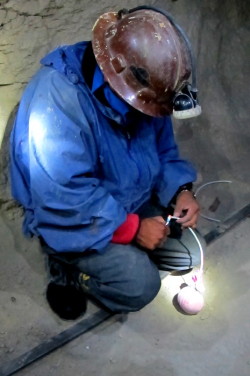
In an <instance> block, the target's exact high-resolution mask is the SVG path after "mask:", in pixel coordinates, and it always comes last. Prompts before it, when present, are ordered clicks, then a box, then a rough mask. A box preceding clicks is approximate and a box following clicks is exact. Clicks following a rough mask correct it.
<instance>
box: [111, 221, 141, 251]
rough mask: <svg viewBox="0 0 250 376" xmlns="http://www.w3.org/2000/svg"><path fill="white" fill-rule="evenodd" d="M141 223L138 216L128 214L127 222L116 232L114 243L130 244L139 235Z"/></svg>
mask: <svg viewBox="0 0 250 376" xmlns="http://www.w3.org/2000/svg"><path fill="white" fill-rule="evenodd" d="M139 222H140V219H139V216H138V215H137V214H128V215H127V219H126V221H125V222H123V223H122V224H121V226H119V227H118V228H117V229H116V230H115V232H114V234H113V238H112V240H111V241H112V243H119V244H129V243H130V242H131V241H132V240H133V239H134V237H135V235H136V233H137V230H138V228H139Z"/></svg>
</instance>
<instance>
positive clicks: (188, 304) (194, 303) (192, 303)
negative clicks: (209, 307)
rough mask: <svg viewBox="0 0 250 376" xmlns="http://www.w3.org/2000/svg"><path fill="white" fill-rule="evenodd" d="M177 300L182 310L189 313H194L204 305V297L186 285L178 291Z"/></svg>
mask: <svg viewBox="0 0 250 376" xmlns="http://www.w3.org/2000/svg"><path fill="white" fill-rule="evenodd" d="M177 301H178V303H179V305H180V307H181V308H182V310H183V311H184V312H186V313H188V314H190V315H196V314H197V313H198V312H200V311H201V310H202V308H203V306H204V298H203V296H202V295H201V293H200V292H199V291H197V290H196V289H195V288H193V287H191V286H186V287H184V288H183V289H181V291H180V292H179V294H178V296H177Z"/></svg>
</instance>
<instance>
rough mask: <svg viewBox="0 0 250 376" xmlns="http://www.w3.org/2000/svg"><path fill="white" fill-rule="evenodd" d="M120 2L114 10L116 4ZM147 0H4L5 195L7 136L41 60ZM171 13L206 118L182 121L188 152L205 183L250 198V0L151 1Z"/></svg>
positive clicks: (1, 122)
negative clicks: (190, 57)
mask: <svg viewBox="0 0 250 376" xmlns="http://www.w3.org/2000/svg"><path fill="white" fill-rule="evenodd" d="M114 3H115V5H114ZM143 4H145V1H120V0H118V1H116V2H114V1H110V0H104V1H102V2H94V1H88V0H85V1H77V0H70V1H69V0H67V1H66V0H29V1H25V0H23V1H17V0H5V1H0V143H1V142H2V147H1V160H0V167H1V172H2V174H1V181H0V197H1V199H2V202H6V201H7V200H8V199H9V198H10V197H9V193H8V192H7V188H6V186H7V185H8V174H7V170H6V167H7V163H8V157H7V155H8V138H9V132H10V129H11V123H12V117H11V114H12V113H13V110H14V109H15V106H16V105H17V103H18V101H19V99H20V95H21V93H22V90H23V89H24V87H25V85H26V84H27V82H28V81H29V79H30V77H31V76H32V75H33V74H34V73H35V71H36V70H37V69H38V68H39V60H40V59H41V58H42V57H43V55H44V54H46V53H47V52H48V51H49V50H51V49H53V48H54V47H56V46H58V45H60V44H70V43H75V42H78V41H81V40H88V39H90V38H91V28H92V25H93V23H94V22H95V20H96V18H97V17H98V16H99V15H100V14H102V13H104V12H106V11H109V10H119V9H121V8H124V7H127V8H131V7H134V6H136V5H143ZM146 4H147V5H153V6H156V7H161V8H163V9H166V10H167V11H169V12H170V13H171V14H172V15H173V16H174V17H175V19H176V21H177V22H178V23H179V24H180V25H181V26H182V27H183V28H184V29H185V30H186V32H187V34H188V36H189V38H190V40H191V43H192V45H193V50H194V55H195V56H196V60H197V79H198V89H199V98H200V102H201V106H202V111H203V112H202V115H201V116H199V117H197V118H194V119H190V120H184V121H175V132H176V137H177V140H178V142H179V144H180V150H181V153H182V154H183V155H184V156H185V157H187V158H189V159H191V160H192V161H193V163H194V164H195V165H196V167H197V169H198V171H199V177H198V182H203V181H206V180H211V179H212V180H213V179H233V180H234V181H236V182H237V184H238V186H239V187H240V194H241V195H242V197H243V199H247V197H249V190H248V188H247V187H248V186H249V180H250V175H249V172H248V171H249V166H248V164H249V156H250V152H249V145H250V131H249V124H248V113H249V109H248V108H249V104H248V103H247V102H248V87H249V84H248V81H249V43H248V41H249V39H250V38H249V28H248V26H249V5H248V2H247V1H237V0H225V1H223V2H220V1H217V0H210V1H200V0H189V1H186V0H178V1H147V2H146Z"/></svg>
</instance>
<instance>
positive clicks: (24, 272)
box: [0, 212, 250, 376]
mask: <svg viewBox="0 0 250 376" xmlns="http://www.w3.org/2000/svg"><path fill="white" fill-rule="evenodd" d="M19 214H20V213H18V212H17V213H16V216H15V218H13V217H12V218H7V217H6V215H4V216H2V218H1V226H0V228H1V232H2V233H1V239H4V242H2V243H1V253H0V254H1V265H3V264H4V265H5V267H4V269H5V271H8V272H4V270H3V269H1V276H0V286H1V295H0V304H1V316H0V364H1V365H2V366H3V365H4V364H6V362H7V361H13V360H14V359H15V358H16V357H17V356H19V355H21V354H23V353H24V352H26V351H29V350H31V349H32V348H33V347H34V346H36V345H38V344H39V343H41V342H42V341H44V340H46V339H48V338H50V337H51V336H53V335H55V334H57V333H59V332H61V331H63V330H64V329H66V328H69V327H70V326H72V325H74V323H71V322H64V321H62V320H60V319H58V318H57V317H56V316H55V315H54V314H53V313H52V312H51V311H50V309H49V307H48V306H47V303H46V300H45V297H44V288H45V281H46V273H45V271H44V265H43V257H42V255H41V253H40V249H39V247H38V244H37V242H36V241H35V240H26V241H25V246H23V245H24V241H22V242H20V236H22V234H21V232H20V233H19V232H17V231H16V228H17V226H14V225H13V222H16V221H17V222H18V221H20V217H19ZM249 224H250V220H249V219H246V220H244V221H243V222H241V223H240V224H238V225H237V226H236V227H234V228H233V229H232V230H230V231H229V232H227V233H226V234H225V235H223V236H222V237H221V238H219V239H218V240H216V241H215V242H213V243H212V244H210V245H209V246H208V248H207V249H206V254H205V269H204V282H205V287H206V290H205V293H204V297H205V306H204V308H203V310H202V311H201V312H200V313H199V314H198V315H195V316H190V315H185V314H183V313H182V312H180V310H179V309H178V307H177V306H176V305H175V304H174V301H173V298H174V296H175V294H176V293H177V292H178V291H179V288H180V286H181V284H182V283H184V282H188V281H189V278H190V275H189V274H187V275H182V276H176V275H168V276H167V277H165V278H164V280H163V282H162V288H161V290H160V293H159V294H158V296H157V297H156V299H155V300H154V301H153V302H152V303H151V304H149V305H148V306H147V307H146V308H144V309H143V310H142V311H140V312H137V313H133V314H129V315H127V316H125V317H123V318H122V317H121V316H120V315H117V316H114V317H112V318H110V319H109V320H108V321H106V322H105V323H103V324H101V325H99V326H98V327H96V328H95V329H93V330H91V331H89V332H87V333H86V334H84V335H82V336H80V337H78V338H77V339H75V340H74V341H72V342H70V343H69V344H67V345H65V346H63V347H61V348H60V349H58V350H56V351H55V352H53V353H52V354H50V355H48V356H47V357H44V358H43V359H41V360H39V361H37V362H36V363H34V364H33V365H30V366H29V367H27V368H25V369H23V370H22V371H20V372H19V373H18V374H19V375H20V376H22V375H25V376H33V375H36V376H42V375H45V374H46V375H48V376H59V375H60V376H68V375H70V374H77V375H79V376H85V375H93V376H106V375H114V376H118V375H119V376H120V375H121V376H122V375H136V376H147V375H148V376H163V375H168V376H182V375H183V376H184V375H185V376H186V375H187V374H193V375H204V376H212V375H215V374H219V375H221V376H235V375H239V376H247V375H249V373H250V357H249V354H250V342H249V336H250V323H249V311H250V289H249V276H250V261H249V241H250V238H249ZM14 229H15V230H14ZM7 234H8V235H7ZM20 245H21V246H20ZM31 248H32V252H33V256H32V257H27V255H28V254H29V253H30V251H31ZM13 250H14V252H13ZM38 261H39V262H38ZM96 311H97V307H95V306H94V305H93V304H91V303H89V307H88V314H87V316H86V317H90V316H91V315H92V314H93V313H94V312H96ZM0 370H1V368H0ZM0 375H1V372H0Z"/></svg>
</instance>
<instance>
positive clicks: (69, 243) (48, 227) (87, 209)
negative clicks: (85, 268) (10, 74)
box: [28, 68, 127, 252]
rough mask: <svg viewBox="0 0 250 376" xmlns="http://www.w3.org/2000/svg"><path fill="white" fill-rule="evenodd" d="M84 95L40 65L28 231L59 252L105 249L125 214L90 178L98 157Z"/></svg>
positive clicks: (32, 116)
mask: <svg viewBox="0 0 250 376" xmlns="http://www.w3.org/2000/svg"><path fill="white" fill-rule="evenodd" d="M79 96H80V97H81V96H82V97H81V100H79ZM83 96H84V94H83V93H81V92H80V91H79V90H77V89H76V87H74V85H73V84H71V83H69V82H68V81H67V80H66V78H65V77H64V76H63V75H61V74H59V73H58V72H56V71H54V70H53V69H49V68H45V74H44V75H43V76H41V77H40V79H39V82H38V83H37V86H36V90H35V91H34V94H33V98H32V101H31V103H30V106H29V115H28V121H29V172H30V191H31V192H30V193H31V196H32V203H33V210H34V220H33V222H32V223H31V224H30V226H31V227H32V229H30V230H31V232H33V233H35V234H36V235H40V236H42V238H43V239H44V240H45V242H46V243H47V244H48V245H49V246H50V247H51V248H53V249H54V250H55V251H58V252H83V251H85V250H87V249H96V250H98V251H99V252H102V251H104V250H105V246H106V245H107V244H108V243H109V242H110V241H111V239H112V236H113V233H114V231H115V230H116V229H117V228H118V227H119V226H120V225H121V224H122V223H123V222H124V221H125V220H126V217H127V213H126V211H125V210H124V208H123V207H122V206H121V205H120V204H119V202H117V201H116V200H115V199H114V197H112V195H110V194H109V193H108V192H107V191H106V190H105V189H104V188H103V187H102V185H101V181H99V180H98V179H97V178H96V177H95V171H96V168H97V165H98V157H99V156H98V152H97V149H96V144H95V141H94V137H93V131H92V129H91V127H90V124H89V122H88V121H87V118H86V116H85V114H84V111H83V108H82V107H83V105H82V103H84V97H83ZM86 101H87V98H86ZM80 102H81V104H80ZM86 106H87V103H86ZM88 111H90V109H88Z"/></svg>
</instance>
